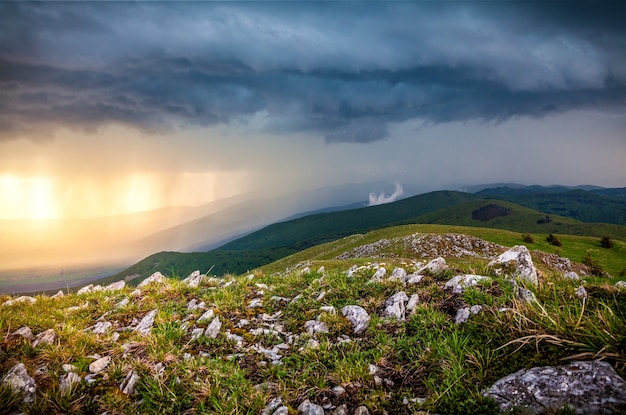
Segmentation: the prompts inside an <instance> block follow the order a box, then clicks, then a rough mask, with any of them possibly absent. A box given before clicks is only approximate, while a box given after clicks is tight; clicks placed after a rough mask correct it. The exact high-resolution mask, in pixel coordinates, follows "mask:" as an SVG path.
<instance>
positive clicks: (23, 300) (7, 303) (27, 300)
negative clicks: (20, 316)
mask: <svg viewBox="0 0 626 415" xmlns="http://www.w3.org/2000/svg"><path fill="white" fill-rule="evenodd" d="M36 301H37V299H35V298H33V297H29V296H27V295H22V296H21V297H17V298H15V299H13V300H7V301H5V302H4V303H2V305H3V306H7V307H9V306H12V305H15V304H21V303H28V304H34V303H35V302H36Z"/></svg>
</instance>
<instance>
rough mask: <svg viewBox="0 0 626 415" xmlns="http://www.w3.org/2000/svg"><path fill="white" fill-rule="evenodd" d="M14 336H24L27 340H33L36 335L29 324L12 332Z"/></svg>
mask: <svg viewBox="0 0 626 415" xmlns="http://www.w3.org/2000/svg"><path fill="white" fill-rule="evenodd" d="M14 336H22V337H23V338H25V339H27V340H32V339H33V337H34V336H33V331H32V330H31V329H30V327H28V326H24V327H20V328H19V329H17V330H15V331H14V332H13V333H11V337H14Z"/></svg>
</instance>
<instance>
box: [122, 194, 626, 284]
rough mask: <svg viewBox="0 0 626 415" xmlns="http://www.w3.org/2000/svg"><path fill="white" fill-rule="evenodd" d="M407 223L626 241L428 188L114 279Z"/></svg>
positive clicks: (283, 250)
mask: <svg viewBox="0 0 626 415" xmlns="http://www.w3.org/2000/svg"><path fill="white" fill-rule="evenodd" d="M494 205H495V207H494ZM503 212H504V213H505V214H502V213H503ZM493 215H495V216H493ZM498 215H499V216H498ZM491 216H493V217H491ZM473 217H476V218H473ZM480 219H483V220H480ZM409 223H424V224H429V223H431V224H446V225H460V226H473V227H480V228H499V229H506V230H511V231H515V232H533V233H541V234H547V233H559V234H572V235H587V236H594V237H601V236H603V235H611V236H612V237H613V238H617V239H622V240H626V227H624V226H620V225H612V224H595V223H594V224H591V223H582V222H578V221H576V220H573V219H570V218H564V217H559V216H549V219H548V218H547V217H546V215H545V214H544V213H542V212H538V211H535V210H532V209H529V208H525V207H522V206H519V205H516V204H513V203H510V202H505V201H493V200H482V199H478V200H476V199H475V196H473V195H471V194H467V193H460V192H432V193H428V194H424V195H419V196H415V197H412V198H408V199H404V200H401V201H398V202H394V203H390V204H386V205H380V206H373V207H368V208H361V209H354V210H350V211H341V212H333V213H326V214H317V215H311V216H307V217H304V218H300V219H296V220H291V221H287V222H282V223H276V224H273V225H270V226H268V227H266V228H263V229H261V230H259V231H256V232H254V233H252V234H250V235H247V236H245V237H243V238H240V239H238V240H235V241H232V242H230V243H228V244H226V245H224V246H222V247H221V248H219V249H216V250H213V251H210V252H196V253H187V254H179V253H176V252H161V253H157V254H154V255H151V256H150V257H148V258H146V259H144V260H142V261H140V262H139V263H137V264H135V265H133V266H132V267H130V268H128V269H127V270H125V271H123V272H121V273H120V274H118V276H117V277H116V278H118V279H119V278H123V277H125V276H128V275H133V274H138V275H140V276H141V277H142V278H144V277H147V276H148V275H150V274H151V273H153V272H155V271H157V270H158V271H161V272H167V273H170V274H171V273H172V271H174V272H176V273H178V274H180V275H186V274H187V273H189V272H191V271H193V270H196V269H200V270H203V271H206V270H208V269H209V268H211V267H214V268H213V270H212V273H214V274H217V275H221V274H223V273H235V274H239V273H243V272H246V271H247V270H251V269H254V268H257V267H259V266H262V265H265V264H268V263H270V262H272V261H275V260H277V259H279V258H283V257H285V256H288V255H290V254H293V253H295V252H299V251H302V250H304V249H306V248H309V247H312V246H315V245H319V244H321V243H324V242H329V241H333V240H337V239H340V238H342V237H344V236H348V235H352V234H356V233H364V232H367V231H369V230H372V229H376V228H384V227H386V226H390V225H396V224H409Z"/></svg>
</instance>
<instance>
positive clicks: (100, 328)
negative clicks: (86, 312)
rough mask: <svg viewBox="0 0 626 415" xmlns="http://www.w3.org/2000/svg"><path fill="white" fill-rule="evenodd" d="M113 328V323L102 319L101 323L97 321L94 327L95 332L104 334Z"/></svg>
mask: <svg viewBox="0 0 626 415" xmlns="http://www.w3.org/2000/svg"><path fill="white" fill-rule="evenodd" d="M112 328H113V324H111V323H110V322H108V321H101V322H99V323H96V325H95V326H94V328H93V330H92V331H93V332H94V333H95V334H104V333H106V332H107V331H108V330H111V329H112Z"/></svg>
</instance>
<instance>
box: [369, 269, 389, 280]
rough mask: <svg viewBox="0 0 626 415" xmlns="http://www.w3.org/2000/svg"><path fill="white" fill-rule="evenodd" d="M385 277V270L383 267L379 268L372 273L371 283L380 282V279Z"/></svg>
mask: <svg viewBox="0 0 626 415" xmlns="http://www.w3.org/2000/svg"><path fill="white" fill-rule="evenodd" d="M385 275H387V269H386V268H385V267H379V268H378V269H377V270H376V272H375V273H374V276H373V277H372V279H371V281H382V279H383V278H385Z"/></svg>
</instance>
